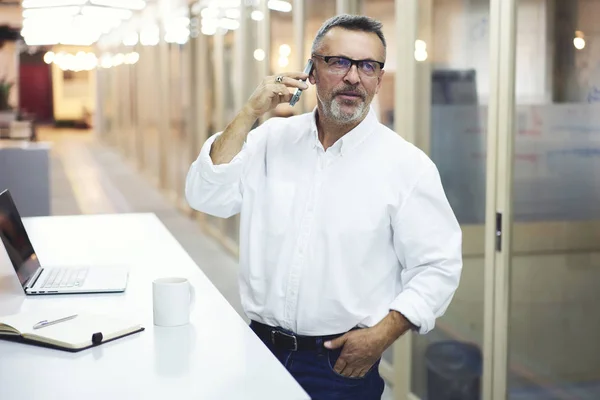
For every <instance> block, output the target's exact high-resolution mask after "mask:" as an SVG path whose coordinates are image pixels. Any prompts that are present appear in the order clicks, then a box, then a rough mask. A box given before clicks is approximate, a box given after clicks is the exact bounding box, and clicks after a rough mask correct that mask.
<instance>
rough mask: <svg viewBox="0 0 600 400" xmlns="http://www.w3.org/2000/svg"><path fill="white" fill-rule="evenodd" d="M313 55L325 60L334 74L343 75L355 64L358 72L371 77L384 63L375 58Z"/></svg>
mask: <svg viewBox="0 0 600 400" xmlns="http://www.w3.org/2000/svg"><path fill="white" fill-rule="evenodd" d="M313 57H319V58H321V59H323V61H325V63H326V64H327V67H328V68H329V71H330V72H332V73H334V74H336V75H345V74H347V73H348V71H350V68H352V66H353V65H356V68H357V69H358V72H359V73H361V74H362V75H364V76H368V77H372V76H376V75H378V74H379V72H380V71H381V70H382V69H383V65H384V63H382V62H380V61H375V60H353V59H351V58H347V57H340V56H323V55H321V54H313Z"/></svg>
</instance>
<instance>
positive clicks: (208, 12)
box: [200, 8, 219, 19]
mask: <svg viewBox="0 0 600 400" xmlns="http://www.w3.org/2000/svg"><path fill="white" fill-rule="evenodd" d="M200 15H201V16H202V18H206V19H210V18H218V17H219V9H218V8H204V9H202V11H200Z"/></svg>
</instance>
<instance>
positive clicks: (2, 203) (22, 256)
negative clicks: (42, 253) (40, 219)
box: [0, 189, 40, 286]
mask: <svg viewBox="0 0 600 400" xmlns="http://www.w3.org/2000/svg"><path fill="white" fill-rule="evenodd" d="M0 238H1V239H2V243H3V244H4V247H5V248H6V252H7V253H8V256H9V258H10V261H11V262H12V265H13V267H14V268H15V271H17V276H18V277H19V281H20V282H21V285H23V286H25V284H26V283H27V281H28V280H29V278H31V277H32V276H33V274H35V272H36V271H37V270H38V268H39V267H40V263H39V260H38V258H37V256H36V254H35V251H34V250H33V246H32V244H31V242H30V241H29V236H28V235H27V231H25V227H24V226H23V222H22V221H21V215H20V214H19V211H18V210H17V206H16V205H15V203H14V201H13V199H12V196H11V195H10V192H9V191H8V189H7V190H5V191H3V192H2V193H0Z"/></svg>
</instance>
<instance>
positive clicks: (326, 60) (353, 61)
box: [313, 53, 385, 70]
mask: <svg viewBox="0 0 600 400" xmlns="http://www.w3.org/2000/svg"><path fill="white" fill-rule="evenodd" d="M313 57H319V58H321V59H323V61H325V62H326V63H327V64H329V60H331V59H332V58H341V59H344V60H348V61H350V68H352V66H353V65H356V68H357V69H358V70H360V67H359V65H358V64H359V63H362V62H374V63H376V64H379V68H380V69H383V67H384V65H385V63H382V62H381V61H377V60H369V59H366V60H353V59H351V58H348V57H344V56H324V55H322V54H317V53H313Z"/></svg>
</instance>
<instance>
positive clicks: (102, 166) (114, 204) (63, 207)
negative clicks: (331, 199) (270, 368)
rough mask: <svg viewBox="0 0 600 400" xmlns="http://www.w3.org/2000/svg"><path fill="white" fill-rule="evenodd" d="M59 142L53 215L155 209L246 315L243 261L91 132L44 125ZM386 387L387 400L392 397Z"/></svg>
mask: <svg viewBox="0 0 600 400" xmlns="http://www.w3.org/2000/svg"><path fill="white" fill-rule="evenodd" d="M38 134H39V138H40V140H42V141H50V142H52V143H53V147H52V153H51V154H52V159H51V168H52V171H51V190H52V213H53V215H73V214H103V213H129V212H153V213H155V214H156V215H157V216H158V217H159V218H160V220H161V221H162V222H163V224H164V225H165V226H166V227H167V228H168V229H169V231H170V232H171V234H173V236H174V237H175V238H176V239H177V241H179V243H180V244H181V245H182V246H183V248H184V249H185V250H186V251H187V252H188V254H189V255H190V256H191V257H192V259H193V260H194V261H195V262H196V264H197V265H198V266H199V267H200V269H202V271H203V272H204V273H205V274H206V276H207V277H208V278H209V279H210V280H211V281H212V283H213V284H214V285H215V286H216V288H217V289H218V290H219V291H220V292H221V293H222V294H223V296H224V297H225V298H226V299H227V300H228V301H229V303H230V304H231V305H232V306H233V308H234V309H235V310H236V311H237V312H238V313H239V314H240V316H241V317H242V318H244V319H245V320H247V318H246V317H245V316H244V313H243V311H242V307H241V303H240V296H239V292H238V286H237V268H238V264H237V260H236V259H234V258H233V257H232V256H230V255H229V254H228V253H226V252H224V251H223V249H222V248H221V247H220V245H218V244H217V243H216V242H215V241H213V240H212V239H211V238H209V237H207V236H206V235H205V234H204V233H203V232H202V230H201V229H200V227H199V225H198V224H197V223H196V222H194V221H193V220H191V219H190V218H189V217H187V216H185V215H183V213H181V212H179V211H178V210H177V209H176V207H175V206H174V205H173V204H172V203H171V202H170V201H169V200H168V199H167V198H166V196H164V195H163V194H162V193H161V192H160V191H159V190H157V189H156V187H154V186H153V185H152V184H151V183H150V182H149V181H148V179H146V178H145V177H144V176H143V175H142V174H141V173H139V172H138V171H137V170H136V168H135V167H134V166H132V165H131V164H130V163H128V162H127V161H126V160H124V158H123V157H121V156H120V155H119V154H118V153H117V152H116V151H115V150H113V149H112V148H110V147H108V146H106V145H104V144H102V143H100V142H98V141H97V140H96V139H95V137H94V135H93V134H92V133H91V132H87V131H81V130H70V129H50V128H40V130H39V133H38ZM391 398H392V397H391V392H390V390H389V388H387V387H386V391H385V393H384V396H383V399H382V400H391Z"/></svg>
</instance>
